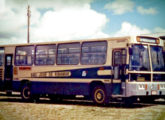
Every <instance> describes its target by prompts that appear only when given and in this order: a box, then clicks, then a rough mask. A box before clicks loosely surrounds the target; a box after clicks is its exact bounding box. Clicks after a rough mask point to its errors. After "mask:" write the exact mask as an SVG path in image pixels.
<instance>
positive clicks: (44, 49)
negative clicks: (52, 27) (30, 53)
mask: <svg viewBox="0 0 165 120" xmlns="http://www.w3.org/2000/svg"><path fill="white" fill-rule="evenodd" d="M55 54H56V45H40V46H37V47H36V59H35V64H36V65H54V64H55Z"/></svg>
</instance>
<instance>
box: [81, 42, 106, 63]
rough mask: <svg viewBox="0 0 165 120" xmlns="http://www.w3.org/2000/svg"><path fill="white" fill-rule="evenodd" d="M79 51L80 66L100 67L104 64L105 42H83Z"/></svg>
mask: <svg viewBox="0 0 165 120" xmlns="http://www.w3.org/2000/svg"><path fill="white" fill-rule="evenodd" d="M81 49H82V50H81V52H82V53H81V64H83V65H102V64H105V63H106V53H107V42H106V41H93V42H83V44H82V48H81Z"/></svg>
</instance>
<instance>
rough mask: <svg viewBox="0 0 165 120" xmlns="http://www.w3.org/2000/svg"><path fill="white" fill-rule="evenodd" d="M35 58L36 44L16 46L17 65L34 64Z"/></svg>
mask: <svg viewBox="0 0 165 120" xmlns="http://www.w3.org/2000/svg"><path fill="white" fill-rule="evenodd" d="M33 59H34V46H19V47H16V53H15V65H25V66H26V65H32V64H33Z"/></svg>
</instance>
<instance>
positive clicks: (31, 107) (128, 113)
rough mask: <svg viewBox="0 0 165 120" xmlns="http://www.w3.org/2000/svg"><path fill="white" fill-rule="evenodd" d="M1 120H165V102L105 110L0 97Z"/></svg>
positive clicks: (115, 105) (73, 103) (117, 105)
mask: <svg viewBox="0 0 165 120" xmlns="http://www.w3.org/2000/svg"><path fill="white" fill-rule="evenodd" d="M0 120H165V101H156V102H155V103H152V104H142V103H136V104H135V105H134V106H132V107H125V106H124V105H123V104H121V103H110V104H109V105H107V106H104V107H103V106H96V105H94V104H93V103H92V102H90V101H84V100H83V101H82V100H64V101H63V102H60V103H55V102H51V101H50V100H48V99H41V100H40V101H38V102H35V103H25V102H22V101H21V98H20V97H19V96H10V97H8V96H5V95H3V94H0Z"/></svg>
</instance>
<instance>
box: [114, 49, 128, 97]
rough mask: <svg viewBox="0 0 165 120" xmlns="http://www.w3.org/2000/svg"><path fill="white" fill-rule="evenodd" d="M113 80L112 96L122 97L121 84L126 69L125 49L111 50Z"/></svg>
mask: <svg viewBox="0 0 165 120" xmlns="http://www.w3.org/2000/svg"><path fill="white" fill-rule="evenodd" d="M112 54H113V57H112V58H113V60H112V65H113V79H112V91H113V92H112V94H113V95H122V94H123V90H122V83H123V82H125V68H126V49H121V48H120V49H114V50H113V53H112Z"/></svg>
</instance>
